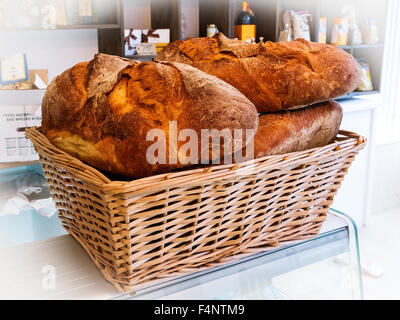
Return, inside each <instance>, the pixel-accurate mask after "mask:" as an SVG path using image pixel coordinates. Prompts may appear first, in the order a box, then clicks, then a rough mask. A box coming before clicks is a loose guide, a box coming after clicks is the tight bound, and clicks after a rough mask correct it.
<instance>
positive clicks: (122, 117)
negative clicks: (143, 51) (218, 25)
mask: <svg viewBox="0 0 400 320" xmlns="http://www.w3.org/2000/svg"><path fill="white" fill-rule="evenodd" d="M171 121H172V122H175V123H176V129H177V132H178V133H179V132H180V131H181V130H183V129H192V130H194V132H195V133H196V134H197V135H198V136H199V137H200V131H201V130H202V129H209V130H211V129H217V130H223V129H228V130H230V131H233V130H235V129H242V130H246V129H252V130H253V132H255V131H256V130H257V126H258V113H257V110H256V108H255V107H254V105H253V104H252V103H251V102H250V101H249V100H248V99H247V98H246V97H245V96H244V95H243V94H241V93H240V92H239V91H238V90H237V89H235V88H234V87H232V86H231V85H229V84H227V83H225V82H223V81H222V80H220V79H218V78H216V77H214V76H212V75H209V74H206V73H204V72H202V71H200V70H198V69H196V68H193V67H191V66H188V65H185V64H180V63H173V62H166V63H157V62H152V61H151V62H143V63H139V62H135V61H131V60H128V59H123V58H119V57H115V56H109V55H104V54H98V55H96V56H95V58H94V59H93V60H92V61H90V62H89V63H86V62H85V63H79V64H77V65H75V66H74V67H72V68H70V69H68V70H66V71H65V72H63V73H62V74H61V75H59V76H58V77H56V78H55V79H54V80H53V81H52V82H51V84H50V86H49V87H48V89H47V91H46V93H45V96H44V98H43V103H42V131H43V133H44V134H45V135H46V136H47V137H48V139H49V140H50V141H51V142H52V143H53V144H54V145H55V146H57V147H58V148H60V149H62V150H64V151H65V152H67V153H69V154H71V155H73V156H76V157H77V158H79V159H81V160H82V161H83V162H85V163H87V164H89V165H92V166H94V167H96V168H98V169H101V170H105V171H108V172H111V173H115V174H121V175H125V176H129V177H134V178H139V177H145V176H149V175H152V174H157V173H162V172H168V171H170V170H173V169H177V168H183V167H186V166H190V165H191V164H192V163H191V162H189V161H187V160H188V159H187V158H185V157H186V154H183V155H182V154H180V155H179V157H178V158H177V163H173V161H168V159H169V154H170V146H171V145H170V143H169V134H170V132H172V133H171V135H172V134H174V133H173V132H174V131H170V130H171V125H170V124H171ZM152 129H159V130H161V131H162V132H163V133H164V134H165V138H166V159H167V163H165V164H162V163H161V164H160V163H153V164H152V163H151V161H150V162H149V159H148V157H146V155H147V151H148V150H149V147H150V146H151V145H153V144H154V142H155V141H156V140H157V139H159V136H157V135H155V136H156V137H157V138H155V136H153V137H150V139H149V132H150V131H151V130H152ZM158 132H160V131H158ZM232 137H234V135H233V134H232ZM171 138H172V137H171ZM233 139H234V138H233ZM198 140H199V142H198V143H199V148H200V147H201V146H200V139H198ZM236 140H237V139H236ZM157 141H158V140H157ZM172 141H176V143H177V147H174V146H173V148H172V149H174V150H175V149H176V150H177V152H179V151H180V147H181V146H182V145H184V144H185V143H186V141H180V140H177V139H176V138H173V139H172ZM246 141H248V140H246V137H245V135H243V138H241V141H233V143H232V145H233V148H232V150H231V152H236V151H237V150H239V148H242V147H243V146H244V145H245V144H246ZM238 142H240V143H238ZM208 147H209V148H210V149H212V148H220V144H219V143H218V145H216V144H213V142H210V145H209V146H207V148H208ZM235 148H236V149H235ZM225 152H229V150H225ZM155 154H156V153H155ZM190 156H191V157H193V154H192V155H190ZM198 157H199V161H200V152H199V154H198ZM211 157H212V156H211ZM218 158H219V155H218ZM211 160H212V159H211Z"/></svg>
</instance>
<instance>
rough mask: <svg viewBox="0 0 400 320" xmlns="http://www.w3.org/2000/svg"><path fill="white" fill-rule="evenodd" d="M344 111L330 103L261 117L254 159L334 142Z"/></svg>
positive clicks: (255, 142)
mask: <svg viewBox="0 0 400 320" xmlns="http://www.w3.org/2000/svg"><path fill="white" fill-rule="evenodd" d="M342 116H343V111H342V107H341V106H340V104H339V103H337V102H335V101H333V100H331V101H328V102H323V103H319V104H316V105H313V106H310V107H307V108H304V109H299V110H290V111H283V112H276V113H269V114H268V113H267V114H263V115H261V116H260V118H259V125H258V131H257V133H256V135H255V138H254V157H255V158H260V157H263V156H267V155H274V154H284V153H289V152H295V151H303V150H307V149H312V148H316V147H322V146H324V145H327V144H329V143H331V142H333V141H334V139H335V137H336V135H337V133H338V130H339V126H340V123H341V121H342Z"/></svg>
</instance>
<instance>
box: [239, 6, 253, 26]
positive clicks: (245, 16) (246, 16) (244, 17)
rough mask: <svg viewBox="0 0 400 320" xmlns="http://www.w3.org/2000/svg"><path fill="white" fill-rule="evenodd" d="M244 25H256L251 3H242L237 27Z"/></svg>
mask: <svg viewBox="0 0 400 320" xmlns="http://www.w3.org/2000/svg"><path fill="white" fill-rule="evenodd" d="M243 24H255V23H254V13H253V11H251V9H250V6H249V3H248V2H247V1H243V2H242V11H241V12H240V13H239V15H238V17H237V19H236V25H243Z"/></svg>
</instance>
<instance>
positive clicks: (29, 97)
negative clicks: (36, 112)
mask: <svg viewBox="0 0 400 320" xmlns="http://www.w3.org/2000/svg"><path fill="white" fill-rule="evenodd" d="M45 92H46V89H38V90H0V108H1V106H18V105H19V106H24V105H40V104H42V99H43V96H44V93H45Z"/></svg>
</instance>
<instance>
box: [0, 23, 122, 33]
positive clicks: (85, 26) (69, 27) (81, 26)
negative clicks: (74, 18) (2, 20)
mask: <svg viewBox="0 0 400 320" xmlns="http://www.w3.org/2000/svg"><path fill="white" fill-rule="evenodd" d="M120 28H121V25H119V24H76V25H74V24H71V25H66V26H56V27H55V28H54V29H44V28H10V29H7V28H0V31H2V32H3V31H49V30H50V31H54V30H79V29H120Z"/></svg>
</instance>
